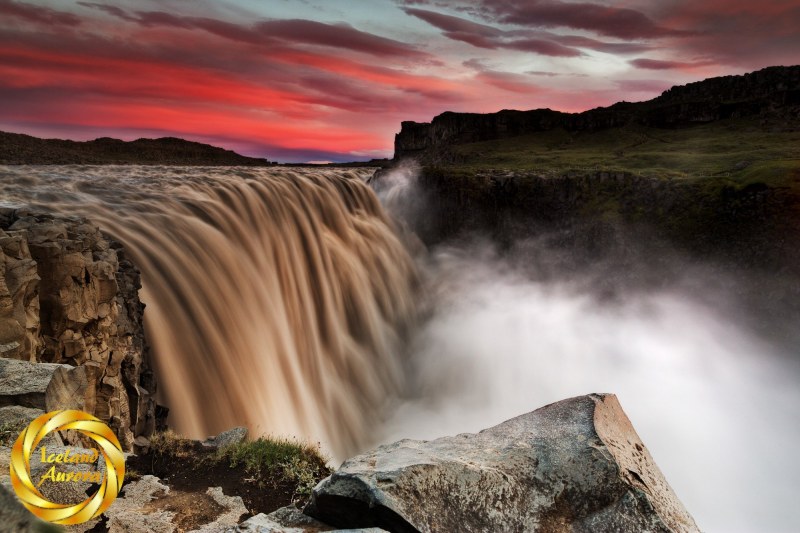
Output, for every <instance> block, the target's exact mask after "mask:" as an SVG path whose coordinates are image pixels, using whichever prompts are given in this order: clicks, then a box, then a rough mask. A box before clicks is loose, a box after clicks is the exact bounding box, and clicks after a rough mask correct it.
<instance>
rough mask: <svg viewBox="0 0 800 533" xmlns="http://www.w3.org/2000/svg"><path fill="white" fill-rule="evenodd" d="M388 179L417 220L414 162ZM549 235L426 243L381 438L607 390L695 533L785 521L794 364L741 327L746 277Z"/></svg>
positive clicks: (798, 471)
mask: <svg viewBox="0 0 800 533" xmlns="http://www.w3.org/2000/svg"><path fill="white" fill-rule="evenodd" d="M391 177H392V179H391V180H387V182H386V184H385V186H384V187H383V188H382V189H378V191H377V192H378V194H379V197H381V199H382V200H383V201H384V202H385V205H386V207H387V209H388V210H389V211H390V212H391V213H392V214H393V215H394V216H396V217H400V218H402V219H403V220H404V222H403V223H402V224H403V225H404V226H406V227H413V226H414V225H415V221H414V220H413V216H414V213H416V212H418V209H417V208H416V201H415V196H414V195H415V194H417V192H418V191H417V189H416V186H415V175H414V172H413V171H409V170H408V169H404V170H403V171H402V172H400V173H395V174H393V175H392V176H391ZM387 185H391V186H387ZM406 207H409V209H406ZM627 238H628V240H630V238H631V236H627ZM551 241H552V239H548V236H547V235H531V237H530V238H529V239H525V240H523V241H520V242H518V243H516V244H515V245H514V246H513V247H512V249H511V250H503V251H502V252H499V251H498V250H497V247H496V246H495V244H494V243H492V242H490V241H489V240H487V239H482V238H480V237H477V236H468V237H466V238H461V239H459V240H457V241H451V242H448V243H445V244H442V245H439V246H436V247H434V248H433V249H432V250H430V252H429V254H428V256H427V257H426V258H425V259H424V260H423V263H424V265H423V267H422V270H423V272H424V279H425V284H426V287H425V289H424V290H423V293H424V294H425V295H426V296H427V298H426V301H425V304H426V305H427V312H426V315H427V316H426V317H425V318H424V320H423V324H422V325H421V327H420V328H419V329H418V330H417V332H416V333H415V335H414V338H413V339H412V342H411V349H410V352H411V354H413V355H412V361H411V367H412V370H411V373H412V378H411V382H412V383H413V391H412V393H411V395H410V397H408V398H406V399H405V400H404V401H402V402H400V403H399V405H398V406H397V408H396V410H395V411H394V413H393V415H392V417H391V418H390V420H389V421H388V422H387V423H386V425H385V426H384V435H383V438H382V439H381V440H383V441H387V442H389V441H393V440H397V439H400V438H420V439H432V438H436V437H440V436H445V435H453V434H458V433H462V432H476V431H480V430H481V429H484V428H487V427H490V426H492V425H495V424H497V423H500V422H502V421H504V420H506V419H508V418H511V417H513V416H516V415H520V414H523V413H526V412H529V411H531V410H534V409H536V408H538V407H541V406H544V405H546V404H548V403H551V402H554V401H558V400H561V399H564V398H568V397H572V396H577V395H582V394H587V393H592V392H610V393H614V394H616V395H617V396H618V397H619V399H620V402H621V404H622V406H623V408H624V409H625V410H626V412H627V414H628V416H629V417H630V418H631V420H632V422H633V425H634V427H635V428H636V430H637V431H638V433H639V435H640V436H641V438H642V439H643V441H644V443H645V444H646V445H647V446H648V448H649V449H650V451H651V453H652V455H653V457H654V458H655V460H656V461H657V463H658V465H659V466H660V468H661V469H662V471H663V472H664V474H665V476H666V478H667V480H668V481H669V482H670V484H671V485H672V486H673V488H674V489H675V491H676V493H677V494H678V496H679V497H680V498H681V499H682V501H683V502H684V504H685V505H686V507H687V509H688V510H689V511H690V513H692V514H693V516H694V517H695V519H696V521H697V523H698V525H699V526H700V527H701V528H702V529H703V530H704V531H720V532H739V531H741V532H753V531H791V530H795V529H796V524H797V522H798V518H800V517H798V513H797V510H796V508H795V502H796V501H798V499H800V489H798V487H797V484H796V482H795V480H796V479H797V476H798V475H800V466H798V463H797V461H796V460H795V458H794V454H795V450H794V447H795V446H794V444H795V443H796V442H797V441H798V437H800V424H798V421H800V391H798V389H797V386H796V384H797V383H798V379H799V378H800V364H798V361H797V357H796V351H795V353H792V352H791V350H790V349H787V348H786V343H785V342H783V341H784V340H783V339H770V338H768V337H767V338H765V337H764V336H762V335H760V334H758V333H757V332H755V331H754V330H753V328H751V323H752V320H751V319H752V316H751V315H752V310H750V309H746V308H743V307H744V305H745V304H744V303H743V300H742V299H741V298H740V296H739V295H736V294H731V293H730V292H731V291H730V290H729V289H730V287H734V286H737V284H739V283H741V280H739V279H734V277H733V276H734V274H730V273H726V272H721V271H720V270H719V269H718V268H710V267H708V266H706V265H703V264H702V263H699V262H696V261H692V260H691V259H689V258H686V257H681V256H680V254H678V253H677V252H675V253H668V252H662V254H664V255H663V257H659V258H657V259H658V260H657V261H655V263H657V264H659V265H660V266H659V270H654V267H653V261H649V262H648V261H646V260H645V259H644V258H641V259H642V260H641V261H640V262H639V261H637V258H638V257H640V256H638V255H637V254H636V253H630V246H626V247H625V248H626V249H627V250H628V254H627V255H626V256H624V257H619V256H617V255H615V254H612V256H610V257H609V256H607V257H605V258H604V259H603V260H601V261H598V262H596V263H591V262H589V263H587V262H580V261H578V260H577V259H576V260H575V261H570V259H575V258H574V257H573V255H572V253H571V252H570V251H565V250H563V249H559V248H555V247H552V246H551V245H549V244H548V243H549V242H551ZM628 244H629V245H630V244H631V243H630V242H628ZM651 259H652V258H651ZM576 264H577V265H578V266H575V265H576ZM566 266H570V267H571V268H565V267H566ZM642 280H650V281H647V282H642ZM653 280H656V281H655V282H654V281H653Z"/></svg>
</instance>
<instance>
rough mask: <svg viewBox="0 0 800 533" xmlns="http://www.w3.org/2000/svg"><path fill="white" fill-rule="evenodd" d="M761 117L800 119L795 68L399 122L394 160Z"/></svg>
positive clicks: (444, 158)
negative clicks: (584, 106) (623, 98)
mask: <svg viewBox="0 0 800 533" xmlns="http://www.w3.org/2000/svg"><path fill="white" fill-rule="evenodd" d="M752 115H763V116H764V118H765V120H768V121H770V122H771V123H773V124H774V125H775V127H781V126H782V122H783V120H782V119H783V118H785V117H787V116H789V117H790V118H791V117H793V119H794V120H795V121H796V120H797V118H798V117H800V66H793V67H770V68H766V69H763V70H760V71H758V72H753V73H750V74H745V75H743V76H724V77H720V78H712V79H708V80H704V81H701V82H697V83H691V84H688V85H685V86H679V87H673V88H671V89H669V90H667V91H665V92H664V93H663V94H662V95H661V96H659V97H658V98H655V99H653V100H650V101H647V102H639V103H628V102H621V103H618V104H614V105H613V106H610V107H606V108H597V109H592V110H589V111H585V112H583V113H560V112H558V111H552V110H550V109H537V110H533V111H510V110H503V111H500V112H498V113H490V114H477V113H452V112H446V113H442V114H441V115H438V116H437V117H435V118H434V119H433V121H432V122H430V123H418V122H403V123H402V125H401V129H400V133H398V134H397V135H396V136H395V159H396V160H399V159H403V158H408V157H414V158H417V159H419V160H421V161H422V162H424V163H431V162H436V163H448V162H451V158H452V155H451V154H449V152H448V151H447V146H449V145H453V144H463V143H470V142H478V141H486V140H492V139H503V138H507V137H514V136H517V135H523V134H527V133H535V132H540V131H548V130H552V129H555V128H564V129H566V130H567V131H597V130H602V129H607V128H613V127H620V126H625V125H627V124H631V123H636V124H642V125H646V126H652V127H662V128H674V127H685V126H691V125H693V124H703V123H708V122H713V121H716V120H723V119H726V118H733V117H744V116H752Z"/></svg>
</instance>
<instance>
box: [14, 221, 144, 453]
mask: <svg viewBox="0 0 800 533" xmlns="http://www.w3.org/2000/svg"><path fill="white" fill-rule="evenodd" d="M140 286H141V283H140V277H139V271H138V270H137V269H136V267H135V266H134V265H133V264H132V263H131V262H130V261H129V260H128V259H127V258H126V257H125V251H124V250H123V249H122V247H121V246H120V245H119V243H117V242H115V241H113V240H111V239H109V238H108V237H106V236H104V235H103V234H102V233H101V232H100V230H99V229H98V228H97V227H95V226H93V225H92V224H90V223H89V222H87V221H86V220H84V219H80V218H62V217H56V216H51V215H42V214H34V213H31V212H28V211H27V210H23V209H16V210H15V209H9V208H4V209H0V357H3V358H10V359H18V360H22V361H29V362H35V363H62V364H66V365H69V367H72V368H71V369H68V368H69V367H63V368H59V369H58V370H57V371H56V372H55V373H54V374H53V378H52V380H51V381H50V383H49V385H48V391H47V398H48V399H47V406H46V407H47V409H48V410H53V409H66V408H74V409H81V410H84V411H87V412H89V413H92V414H94V415H95V416H97V417H98V418H100V419H101V420H103V421H105V422H106V423H108V424H109V426H110V427H111V428H112V429H113V430H114V431H115V433H116V434H117V436H118V437H119V438H120V442H121V443H122V445H123V447H124V448H125V449H128V450H130V449H132V448H133V445H134V441H135V439H136V438H137V437H147V436H148V435H150V434H151V433H152V432H153V431H154V429H155V425H156V405H155V401H154V398H153V395H154V394H155V391H156V383H155V379H154V376H153V371H152V369H151V367H150V364H149V361H148V348H147V345H146V342H145V339H144V331H143V322H142V317H143V311H144V305H143V304H142V303H141V302H140V301H139V296H138V289H139V287H140Z"/></svg>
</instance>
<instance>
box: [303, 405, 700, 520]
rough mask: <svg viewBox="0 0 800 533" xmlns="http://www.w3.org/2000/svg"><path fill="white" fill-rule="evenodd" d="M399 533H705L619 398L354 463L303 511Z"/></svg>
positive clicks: (556, 408)
mask: <svg viewBox="0 0 800 533" xmlns="http://www.w3.org/2000/svg"><path fill="white" fill-rule="evenodd" d="M304 512H306V513H307V514H309V515H310V516H313V517H315V518H317V519H318V520H321V521H323V522H326V523H330V524H334V525H336V526H339V527H368V526H380V527H383V528H385V529H387V530H390V531H423V532H432V531H463V532H478V531H481V532H484V531H576V532H583V531H585V532H598V531H609V532H610V531H615V532H631V533H633V532H641V531H651V532H656V531H661V532H668V531H672V532H677V531H681V532H683V531H698V529H697V526H696V524H695V523H694V520H693V519H692V517H691V516H690V515H689V513H688V512H687V511H686V509H685V508H684V507H683V505H682V504H681V502H680V501H679V500H678V498H677V496H676V495H675V494H674V492H673V491H672V489H671V488H670V486H669V485H668V484H667V482H666V480H665V479H664V477H663V475H662V474H661V472H660V470H659V469H658V467H657V466H656V464H655V463H654V462H653V459H652V457H651V456H650V453H649V452H648V451H647V449H646V448H645V447H644V444H642V442H641V440H640V439H639V437H638V435H637V434H636V432H635V431H634V429H633V427H632V426H631V424H630V421H629V420H628V418H627V417H626V416H625V413H624V412H623V411H622V408H621V407H620V405H619V403H618V401H617V399H616V397H615V396H613V395H598V394H593V395H589V396H581V397H577V398H572V399H569V400H564V401H561V402H558V403H554V404H551V405H548V406H546V407H543V408H541V409H538V410H536V411H534V412H532V413H528V414H526V415H522V416H520V417H517V418H514V419H512V420H509V421H507V422H504V423H502V424H500V425H498V426H495V427H493V428H490V429H487V430H484V431H482V432H480V433H477V434H462V435H457V436H455V437H445V438H441V439H437V440H434V441H416V440H403V441H399V442H396V443H394V444H390V445H387V446H381V447H379V448H378V449H376V450H374V451H372V452H370V453H366V454H363V455H360V456H358V457H355V458H353V459H351V460H349V461H346V462H345V463H344V464H343V465H342V467H341V468H340V469H339V470H338V471H337V472H336V473H334V474H333V475H332V476H331V477H329V478H327V479H325V480H323V481H322V482H321V483H320V484H319V485H318V486H317V487H316V488H315V489H314V492H313V496H312V501H311V503H310V504H309V505H308V506H307V507H306V509H305V511H304Z"/></svg>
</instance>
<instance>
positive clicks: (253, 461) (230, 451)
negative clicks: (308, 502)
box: [217, 437, 330, 496]
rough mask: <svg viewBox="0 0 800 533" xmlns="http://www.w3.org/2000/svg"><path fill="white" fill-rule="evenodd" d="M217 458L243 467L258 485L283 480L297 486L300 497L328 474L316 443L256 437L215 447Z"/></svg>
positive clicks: (307, 493)
mask: <svg viewBox="0 0 800 533" xmlns="http://www.w3.org/2000/svg"><path fill="white" fill-rule="evenodd" d="M217 456H218V458H219V459H221V460H226V461H228V462H229V464H230V467H231V468H240V467H241V468H244V469H245V471H246V472H247V473H248V474H250V475H251V476H252V477H253V478H254V479H255V481H256V483H258V484H259V486H264V485H266V484H267V480H271V482H272V483H274V482H275V481H274V480H276V479H277V480H279V482H280V481H286V482H289V483H292V484H295V485H296V486H297V488H296V490H295V492H296V494H297V495H300V496H307V495H310V494H311V489H313V488H314V486H315V485H316V484H317V482H318V481H319V480H320V479H321V478H323V477H325V476H327V475H328V474H329V473H330V469H329V468H328V466H327V464H326V463H327V461H326V459H325V458H324V457H323V456H322V454H321V453H320V450H319V448H318V447H316V446H312V445H309V444H305V443H302V442H297V441H291V440H288V439H280V438H263V437H262V438H259V439H257V440H254V441H247V442H241V443H239V444H234V445H232V446H228V447H226V448H223V449H221V450H219V452H218V455H217Z"/></svg>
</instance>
